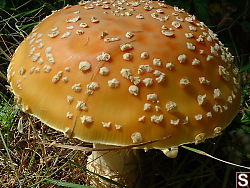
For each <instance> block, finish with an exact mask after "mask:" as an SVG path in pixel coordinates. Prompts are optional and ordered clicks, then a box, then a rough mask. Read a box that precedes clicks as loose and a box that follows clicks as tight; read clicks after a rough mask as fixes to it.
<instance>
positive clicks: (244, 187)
mask: <svg viewBox="0 0 250 188" xmlns="http://www.w3.org/2000/svg"><path fill="white" fill-rule="evenodd" d="M236 188H250V172H236Z"/></svg>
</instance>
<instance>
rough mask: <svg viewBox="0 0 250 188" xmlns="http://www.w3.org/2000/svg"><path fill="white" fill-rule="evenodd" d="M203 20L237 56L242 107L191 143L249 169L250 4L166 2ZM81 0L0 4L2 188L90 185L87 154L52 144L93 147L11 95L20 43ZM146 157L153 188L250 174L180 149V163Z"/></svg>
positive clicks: (223, 184) (144, 168)
mask: <svg viewBox="0 0 250 188" xmlns="http://www.w3.org/2000/svg"><path fill="white" fill-rule="evenodd" d="M166 3H168V4H171V5H176V6H179V7H181V8H184V9H185V10H186V11H188V12H189V13H191V14H194V15H196V16H197V17H198V19H199V20H201V21H204V22H205V23H206V24H207V25H208V26H209V27H210V28H211V29H212V30H213V31H215V32H216V33H217V34H218V35H219V38H220V40H221V41H222V42H223V43H224V44H225V45H226V46H227V47H229V49H230V51H231V53H232V54H233V55H234V56H235V63H236V64H237V65H238V67H239V68H240V71H241V77H242V106H241V110H240V112H239V114H238V115H237V117H236V118H235V120H234V121H233V122H232V124H231V125H230V126H229V127H228V128H227V129H226V130H225V131H224V132H223V135H222V136H219V137H218V138H215V139H209V140H207V141H206V142H205V143H203V144H199V145H196V146H195V145H189V146H190V147H194V148H198V149H200V150H202V151H205V152H207V153H209V154H211V155H213V156H216V157H218V158H220V159H223V160H226V161H230V162H233V163H236V164H241V165H245V166H250V108H249V105H250V95H249V94H250V5H249V4H250V0H167V1H166ZM67 4H71V5H74V4H77V1H76V0H54V1H52V0H25V1H24V0H0V187H62V186H66V187H83V186H79V185H77V184H81V185H86V184H88V174H89V172H87V171H86V169H85V168H84V167H85V165H86V156H87V155H88V154H89V153H88V152H79V151H73V150H67V149H61V148H54V147H48V146H47V145H46V144H45V143H48V142H52V141H53V140H56V141H57V142H59V143H64V144H73V145H80V146H86V143H82V142H80V141H78V140H75V139H70V138H65V137H64V136H63V135H62V134H60V133H57V132H55V131H53V130H52V129H50V128H48V127H46V126H44V125H43V124H42V123H41V122H39V121H38V120H36V119H34V118H32V117H30V116H29V115H27V114H24V113H22V112H21V111H20V110H19V109H18V108H17V106H16V105H15V102H14V100H13V95H12V94H11V93H10V92H9V90H8V87H7V85H8V83H7V82H6V70H7V67H8V64H9V61H10V58H11V57H12V54H13V53H14V50H15V49H16V47H17V46H18V45H19V43H20V42H21V41H22V40H23V39H24V38H25V37H26V36H27V34H29V33H30V31H31V30H32V28H33V27H34V26H35V25H36V24H38V23H39V21H41V20H42V19H43V18H44V17H45V16H47V15H49V14H50V13H51V11H53V10H57V9H60V8H62V7H64V6H66V5H67ZM142 155H144V157H145V158H144V159H143V161H142V163H141V167H140V168H141V174H140V175H141V176H142V178H143V179H144V182H145V185H146V186H145V187H146V188H164V187H175V188H178V187H180V188H182V187H189V188H192V187H199V188H205V187H213V188H217V187H218V188H219V187H220V188H231V187H235V172H237V171H247V170H245V169H243V168H239V167H235V166H231V165H227V164H225V163H222V162H219V161H216V160H214V159H211V158H208V157H205V156H203V155H199V154H197V153H193V152H191V151H188V150H185V149H183V148H180V153H179V155H178V157H177V158H176V159H169V158H166V157H165V156H164V155H163V154H162V153H161V152H158V151H155V150H152V151H149V152H147V153H144V154H142Z"/></svg>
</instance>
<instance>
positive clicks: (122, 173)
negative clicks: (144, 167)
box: [87, 144, 138, 187]
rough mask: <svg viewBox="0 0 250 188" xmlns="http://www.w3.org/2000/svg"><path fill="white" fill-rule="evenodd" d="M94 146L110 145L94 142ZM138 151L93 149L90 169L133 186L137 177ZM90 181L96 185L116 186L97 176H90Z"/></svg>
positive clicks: (89, 164) (104, 146)
mask: <svg viewBox="0 0 250 188" xmlns="http://www.w3.org/2000/svg"><path fill="white" fill-rule="evenodd" d="M93 147H94V148H108V147H110V146H109V145H102V144H94V145H93ZM136 155H137V151H136V150H129V149H124V150H117V151H93V152H92V154H91V155H90V156H89V157H88V165H87V168H88V170H90V171H92V172H94V173H97V174H99V175H101V176H104V177H106V178H109V179H111V180H113V181H116V182H118V183H121V184H123V185H127V186H129V187H130V186H132V185H134V184H135V181H136V177H137V169H138V168H137V166H138V161H137V157H136ZM90 183H91V185H93V186H96V187H113V186H114V187H115V185H113V186H112V185H111V184H109V183H108V182H106V181H104V180H101V179H100V178H99V177H97V176H95V177H94V176H93V175H92V176H91V177H90Z"/></svg>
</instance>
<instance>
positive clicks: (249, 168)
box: [181, 146, 250, 170]
mask: <svg viewBox="0 0 250 188" xmlns="http://www.w3.org/2000/svg"><path fill="white" fill-rule="evenodd" d="M181 147H183V148H185V149H187V150H189V151H192V152H195V153H198V154H200V155H205V156H207V157H210V158H212V159H215V160H217V161H220V162H222V163H225V164H229V165H232V166H237V167H240V168H245V169H248V170H250V167H248V166H242V165H238V164H234V163H231V162H228V161H224V160H222V159H219V158H216V157H214V156H212V155H209V154H208V153H206V152H204V151H201V150H198V149H195V148H191V147H188V146H181Z"/></svg>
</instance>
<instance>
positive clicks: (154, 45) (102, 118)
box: [8, 0, 240, 149]
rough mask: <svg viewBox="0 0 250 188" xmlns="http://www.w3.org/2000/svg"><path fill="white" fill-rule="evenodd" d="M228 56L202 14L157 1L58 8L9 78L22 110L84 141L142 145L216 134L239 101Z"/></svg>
mask: <svg viewBox="0 0 250 188" xmlns="http://www.w3.org/2000/svg"><path fill="white" fill-rule="evenodd" d="M238 74H239V73H238V69H237V68H236V67H235V66H234V65H233V57H232V55H231V54H230V53H229V52H228V49H227V48H226V47H224V45H223V44H222V43H221V42H220V41H219V39H218V38H217V35H216V34H215V33H213V32H212V31H211V30H210V29H209V28H208V27H207V26H206V25H205V24H204V23H203V22H200V21H198V20H197V19H196V18H195V16H193V15H190V14H188V13H186V12H184V10H183V9H179V8H177V7H172V6H169V5H166V4H164V3H162V2H157V1H148V0H143V1H126V0H122V1H87V2H84V1H83V2H81V3H80V5H76V6H67V7H65V8H63V9H62V10H59V11H55V12H53V13H52V15H50V16H48V17H46V18H45V19H44V20H43V21H42V22H41V23H40V24H39V25H37V26H36V27H35V28H34V29H33V31H32V32H31V33H30V34H29V36H28V37H27V38H26V39H25V40H24V41H23V42H22V43H21V44H20V46H19V47H18V49H17V50H16V52H15V54H14V56H13V59H12V61H11V63H10V65H9V69H8V79H9V82H10V85H11V88H12V90H13V92H14V93H15V95H16V97H17V99H18V100H17V101H18V103H19V104H21V106H22V107H23V110H24V111H27V112H28V113H30V114H32V115H34V116H36V117H37V118H39V119H40V120H41V121H43V122H44V123H46V124H47V125H48V126H50V127H52V128H54V129H56V130H59V131H62V132H64V133H65V134H66V135H68V136H73V137H76V138H79V139H81V140H84V141H88V142H93V143H101V144H112V145H129V144H133V143H140V142H147V141H151V140H156V139H161V138H163V137H166V136H171V137H170V138H168V139H166V140H164V141H160V142H156V143H153V144H151V145H149V146H148V147H149V148H163V149H164V148H168V147H172V146H178V145H180V144H183V143H190V142H195V143H199V142H202V141H203V140H204V139H205V138H209V137H214V136H216V135H218V134H219V133H220V132H221V130H222V129H223V128H225V127H226V126H227V125H228V124H229V123H230V122H231V121H232V119H233V118H234V116H235V115H236V113H237V111H238V109H239V104H240V85H239V79H238Z"/></svg>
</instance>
